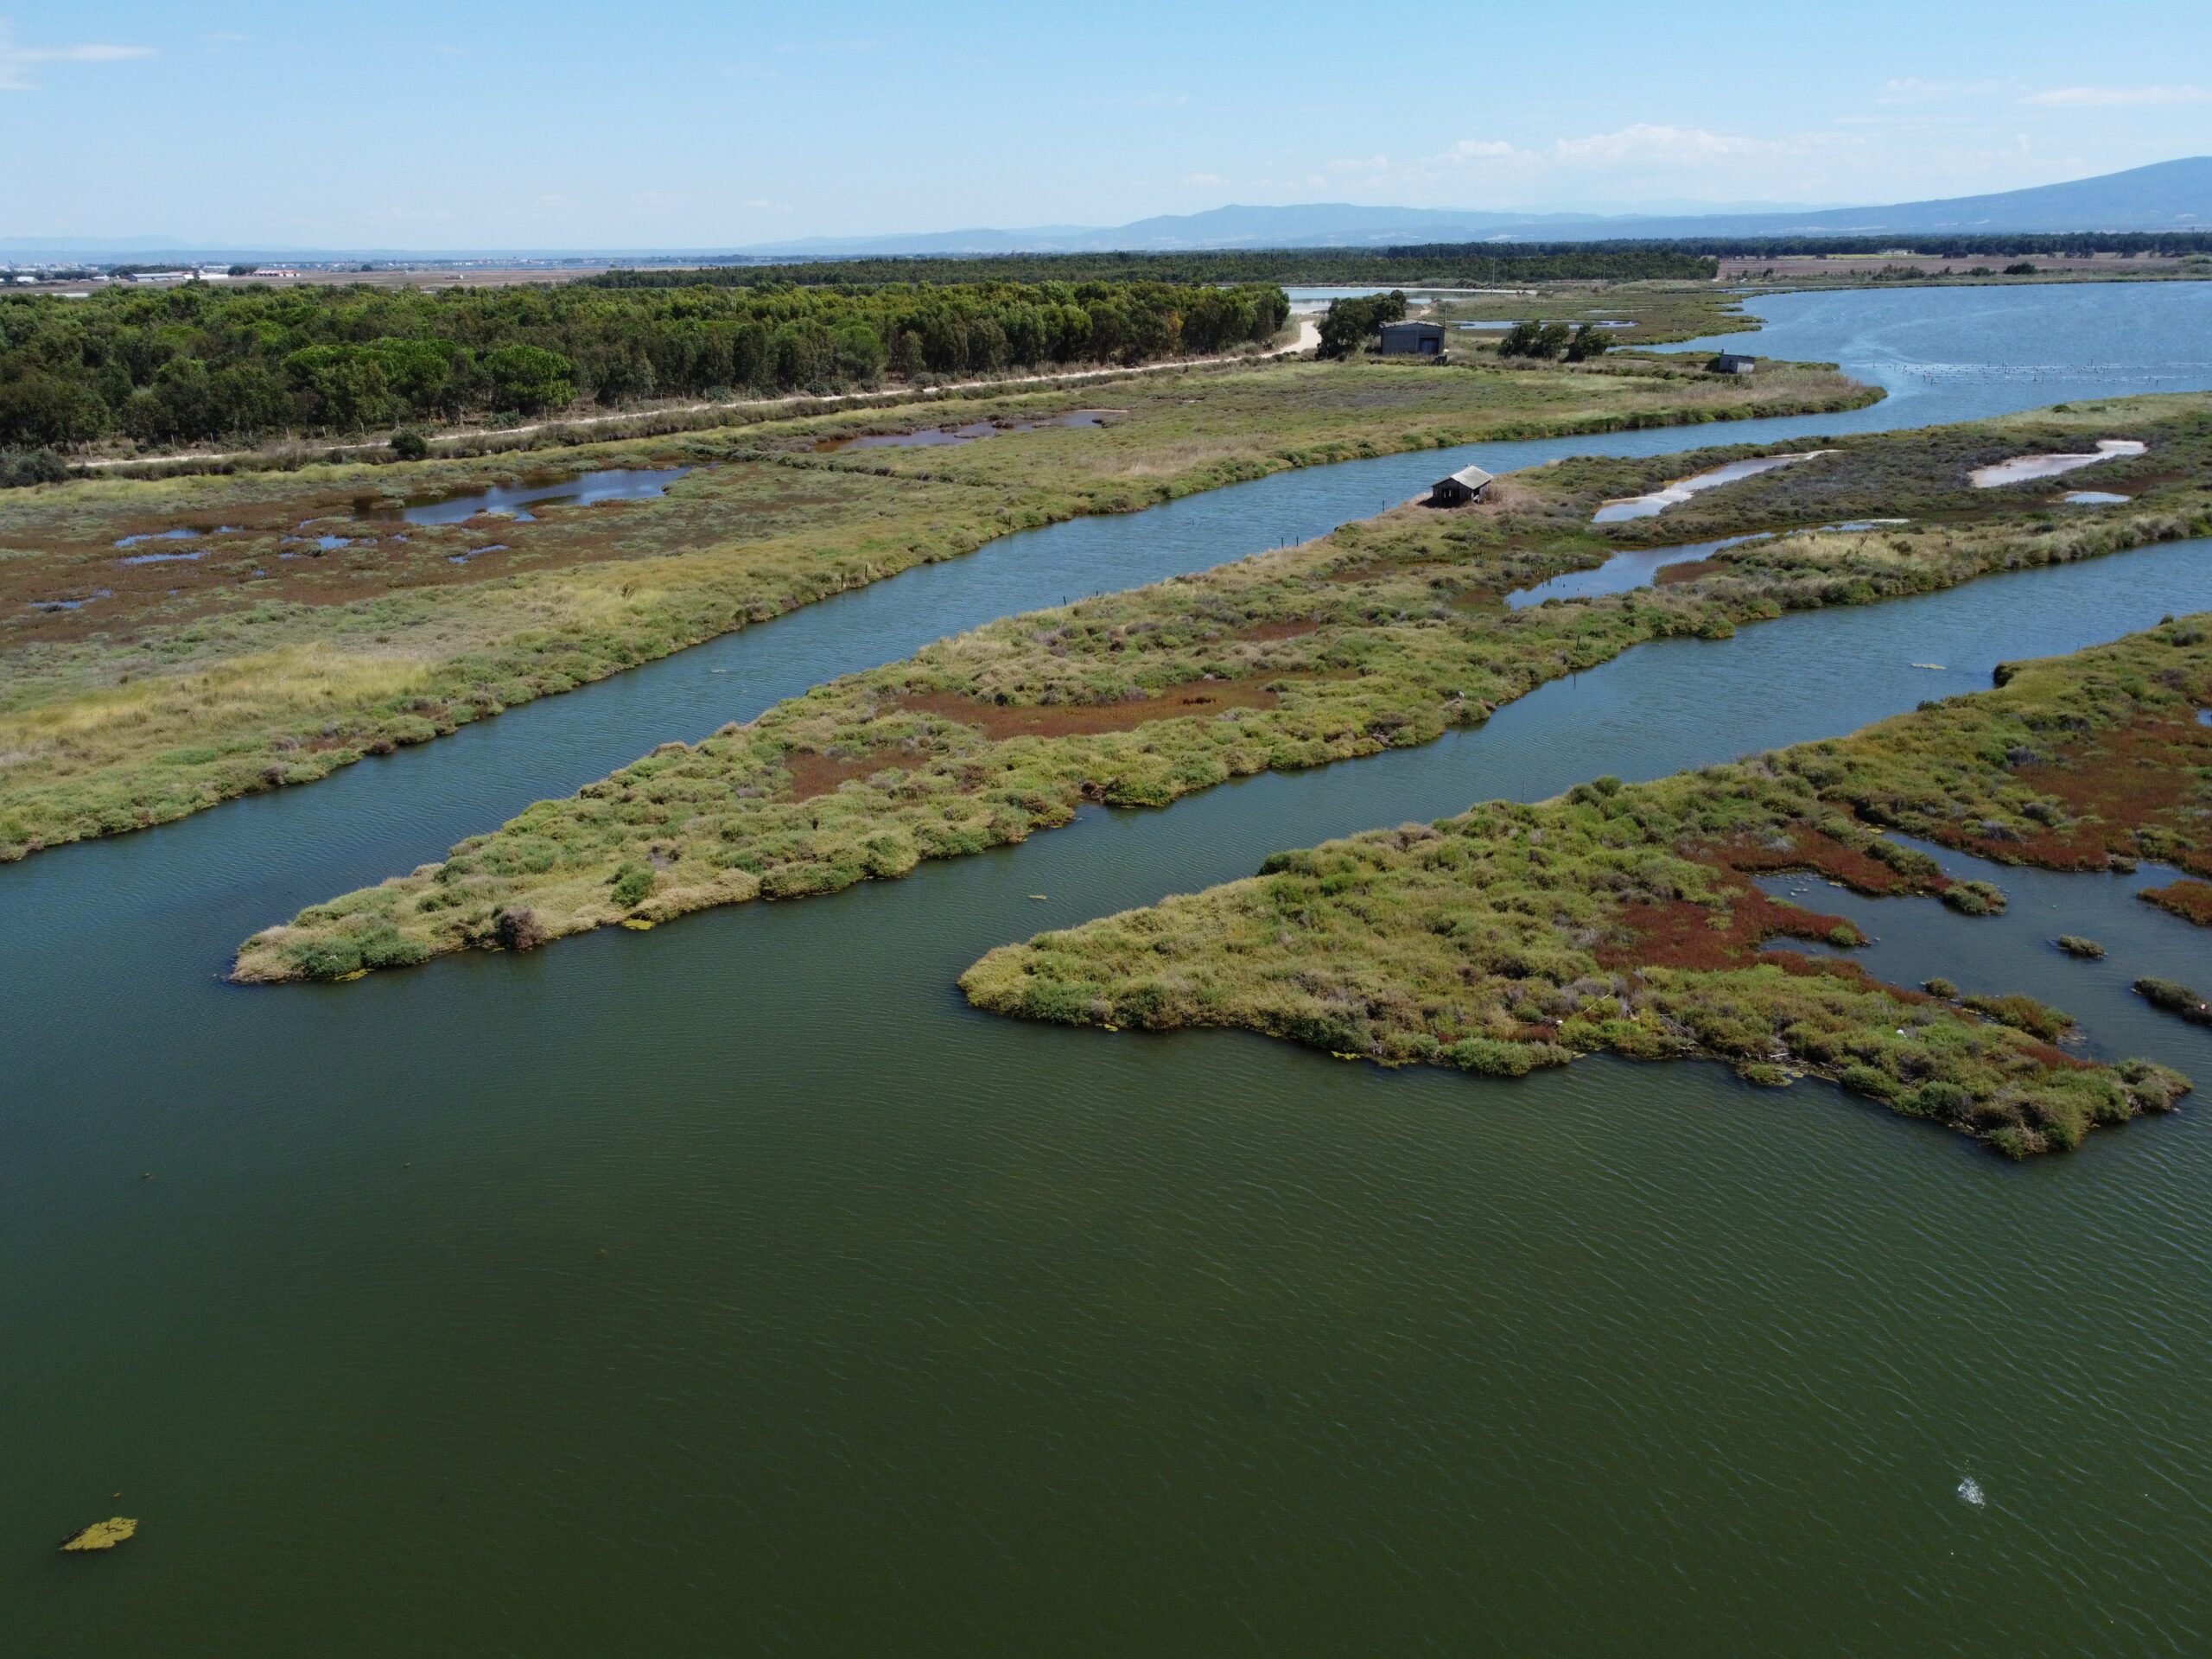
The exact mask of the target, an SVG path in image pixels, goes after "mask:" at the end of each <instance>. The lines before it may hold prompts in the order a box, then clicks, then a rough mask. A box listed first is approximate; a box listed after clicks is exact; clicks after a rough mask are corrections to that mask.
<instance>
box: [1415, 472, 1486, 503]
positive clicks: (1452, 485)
mask: <svg viewBox="0 0 2212 1659" xmlns="http://www.w3.org/2000/svg"><path fill="white" fill-rule="evenodd" d="M1490 486H1491V476H1490V474H1488V473H1486V472H1484V471H1483V469H1482V468H1481V467H1461V468H1460V469H1459V471H1458V472H1456V473H1453V474H1452V475H1451V476H1450V477H1449V478H1440V479H1438V480H1436V482H1435V484H1434V485H1433V486H1431V487H1430V490H1429V492H1428V505H1430V506H1432V507H1464V506H1465V505H1467V503H1468V502H1470V501H1479V500H1481V499H1483V493H1484V491H1486V490H1488V489H1489V488H1490Z"/></svg>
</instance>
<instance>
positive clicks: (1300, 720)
mask: <svg viewBox="0 0 2212 1659" xmlns="http://www.w3.org/2000/svg"><path fill="white" fill-rule="evenodd" d="M2119 432H2124V433H2126V434H2127V435H2131V436H2133V437H2137V438H2139V439H2141V440H2142V441H2144V442H2145V443H2146V444H2147V445H2148V449H2147V451H2146V453H2145V454H2142V455H2140V456H2136V457H2133V458H2128V459H2123V460H2116V461H2113V462H2111V463H2109V466H2108V470H2107V472H2106V473H2105V474H2103V476H2104V477H2105V478H2106V479H2107V480H2109V481H2111V482H2113V483H2114V484H2115V485H2118V486H2122V487H2126V488H2129V489H2132V490H2133V491H2134V492H2135V493H2136V494H2135V499H2134V500H2133V502H2132V503H2130V504H2128V505H2126V506H2125V507H2124V508H2115V509H2112V510H2110V511H2109V512H2108V513H2107V512H2099V513H2097V514H2094V515H2088V516H2084V515H2083V514H2082V513H2080V512H2072V511H2071V510H2069V509H2066V508H2063V506H2058V505H2055V499H2054V495H2053V493H2052V492H2051V490H2050V489H2049V488H2044V487H2041V486H2039V487H2038V488H2037V489H2032V490H2012V491H2004V490H1997V491H1991V490H1978V489H1976V488H1974V486H1973V485H1972V483H1971V481H1970V475H1971V474H1972V473H1973V471H1974V469H1975V468H1976V467H1981V466H1985V465H1987V464H1989V463H1990V462H1992V461H1996V460H1999V459H2002V458H2005V457H2007V456H2012V455H2018V454H2023V453H2030V452H2038V451H2042V450H2046V449H2065V448H2080V447H2081V446H2082V442H2083V440H2084V438H2085V437H2087V436H2096V435H2109V434H2113V433H2119ZM1753 453H1757V452H1753ZM1745 454H1746V452H1745V449H1743V448H1734V449H1716V450H1711V451H1707V452H1703V453H1700V454H1693V455H1688V456H1681V455H1677V456H1672V457H1665V458H1658V459H1645V460H1595V459H1586V460H1578V461H1565V462H1561V463H1559V464H1557V465H1554V466H1552V467H1542V468H1538V469H1535V471H1532V472H1530V473H1526V474H1518V475H1515V476H1512V477H1510V478H1508V479H1506V480H1501V482H1500V483H1499V485H1498V486H1494V487H1493V489H1492V490H1491V493H1490V494H1489V497H1488V499H1486V500H1485V501H1484V503H1482V504H1481V505H1478V506H1475V507H1471V508H1467V509H1463V510H1459V511H1452V512H1440V511H1435V510H1432V509H1429V508H1427V507H1426V506H1420V505H1415V506H1408V507H1405V508H1402V509H1399V510H1397V511H1395V512H1390V513H1388V514H1386V515H1384V516H1383V517H1382V518H1377V519H1374V520H1370V521H1366V522H1363V523H1360V524H1351V525H1347V526H1345V527H1344V529H1342V530H1340V531H1338V532H1336V533H1335V534H1333V535H1332V536H1329V537H1325V538H1323V539H1321V540H1319V541H1318V542H1315V543H1310V544H1308V545H1306V546H1301V547H1298V548H1294V549H1288V550H1279V551H1276V552H1273V553H1268V554H1264V555H1261V556H1256V557H1254V558H1249V559H1246V560H1243V561H1242V562H1240V563H1234V564H1229V565H1224V566H1222V567H1219V568H1217V569H1213V570H1211V571H1207V572H1205V573H1204V574H1203V575H1197V576H1190V577H1182V578H1178V579H1176V580H1173V581H1170V582H1163V583H1160V584H1157V585H1154V586H1152V587H1148V588H1140V589H1136V590H1134V591H1131V592H1127V593H1122V594H1110V595H1106V596H1102V597H1099V598H1095V599H1090V600H1085V601H1082V602H1080V603H1077V604H1075V605H1072V606H1069V607H1063V608H1060V609H1057V610H1052V611H1047V612H1042V613H1035V614H1032V615H1028V616H1022V617H1016V618H1011V619H1008V620H1003V621H1001V622H997V623H995V624H993V625H991V626H988V627H985V628H982V629H979V630H976V632H972V633H969V634H966V635H963V636H962V637H960V638H958V639H952V640H949V641H945V642H944V643H942V644H939V645H934V646H931V648H929V649H928V650H926V651H924V652H921V653H920V654H919V655H918V656H916V657H914V658H910V659H909V660H907V661H906V662H903V663H898V664H892V665H890V666H888V667H885V668H881V669H877V670H874V671H869V672H868V673H864V674H858V675H853V676H849V677H846V678H843V679H841V680H838V681H836V682H833V683H830V684H828V685H825V686H822V687H819V688H817V690H813V691H811V692H810V693H809V694H808V695H806V696H804V697H799V698H796V699H793V700H791V701H790V702H785V703H782V704H779V705H778V706H777V707H776V708H774V709H770V710H769V711H768V712H767V713H766V714H765V715H761V716H760V718H759V719H758V720H755V721H752V722H750V723H749V724H747V725H744V726H733V727H729V728H725V729H724V730H722V731H721V732H719V733H717V734H715V735H714V736H712V737H710V738H709V739H707V740H706V741H703V742H701V743H699V744H696V745H687V744H683V743H671V744H667V745H664V746H663V747H662V748H661V749H659V750H658V751H656V752H655V753H653V754H652V755H651V756H649V757H647V758H646V759H645V760H640V761H639V762H637V763H636V764H635V765H633V766H629V767H627V768H626V769H624V770H623V771H622V772H618V773H616V774H615V775H614V776H613V777H611V778H609V779H605V780H604V781H602V782H600V783H596V784H593V785H588V786H587V787H586V788H585V789H584V790H582V791H580V792H579V793H578V794H577V795H575V796H574V797H571V798H569V799H566V800H560V801H546V802H542V803H540V804H537V805H536V806H534V807H531V809H530V810H528V811H526V812H524V813H523V814H522V815H521V816H520V817H517V818H516V819H514V820H513V821H512V823H509V824H507V825H506V826H505V828H504V829H500V830H499V831H497V832H496V833H494V834H491V835H487V836H479V837H476V838H474V839H472V840H470V841H467V842H462V843H461V845H460V846H459V847H457V848H456V849H454V855H453V856H452V857H451V858H450V859H448V861H446V862H444V863H442V864H438V865H433V866H426V867H425V868H423V869H421V870H418V871H416V872H415V873H414V874H410V875H407V876H404V877H400V878H397V879H395V880H391V881H387V882H385V884H383V885H382V886H380V887H372V888H367V889H364V890H362V891H360V892H358V893H351V894H348V895H346V896H345V897H343V898H340V899H335V900H334V901H332V902H330V903H328V904H325V905H318V906H312V907H310V908H309V909H308V910H306V911H303V912H301V913H300V915H299V916H298V917H297V918H295V920H294V921H293V922H292V923H291V924H290V925H286V926H280V927H275V928H271V929H269V930H267V931H264V932H263V933H261V934H258V935H257V936H256V937H255V938H252V939H251V940H250V941H248V942H247V944H245V947H244V949H243V950H242V951H241V953H240V955H239V957H238V963H237V966H236V969H235V972H236V976H237V977H238V978H240V979H245V980H277V979H288V978H297V977H317V978H334V977H342V976H346V975H349V974H353V973H355V972H358V971H360V970H362V969H370V968H382V967H392V966H399V965H404V964H405V963H414V962H419V961H422V960H423V959H424V958H425V957H429V956H431V955H434V954H436V953H439V952H442V951H448V950H461V949H467V948H470V947H493V948H497V947H501V946H505V947H525V946H530V945H534V944H541V943H543V942H544V941H546V940H548V939H550V938H556V937H558V936H560V935H563V934H567V933H573V932H577V931H583V930H586V929H589V928H593V927H598V926H601V925H608V924H611V923H615V922H625V923H628V924H632V925H645V924H651V923H654V922H658V921H664V920H666V919H668V918H672V917H675V916H677V915H681V914H683V913H684V912H688V911H693V910H698V909H702V908H704V907H707V906H713V905H721V904H729V903H735V902H740V901H742V900H746V899H753V898H755V897H760V896H766V897H769V898H788V897H794V896H798V895H800V894H804V893H822V892H829V891H834V890H836V889H838V888H841V887H847V886H849V885H850V884H852V883H854V882H856V881H860V880H868V879H870V878H880V877H887V876H896V875H900V874H905V873H906V871H908V870H910V869H911V868H913V867H914V865H915V864H916V863H917V862H918V861H920V860H922V859H925V858H938V857H947V856H951V855H957V854H961V853H967V852H974V851H978V850H981V849H984V848H987V847H991V846H995V845H1000V844H1003V843H1005V842H1014V841H1019V840H1020V839H1022V838H1023V837H1025V836H1027V835H1029V834H1030V833H1032V832H1033V831H1034V830H1036V829H1045V828H1050V827H1052V826H1054V825H1057V824H1061V823H1066V822H1068V821H1069V820H1070V819H1071V818H1072V817H1073V816H1074V815H1075V813H1076V811H1077V809H1078V808H1079V807H1080V806H1081V805H1082V804H1083V803H1084V802H1085V801H1101V802H1107V803H1114V804H1143V805H1161V804H1166V803H1167V802H1169V801H1172V800H1173V799H1174V798H1177V797H1178V796H1179V795H1183V794H1185V793H1187V792H1189V791H1192V790H1196V789H1202V788H1205V787H1206V786H1208V785H1212V784H1216V783H1219V782H1221V781H1223V780H1224V779H1229V778H1231V777H1236V776H1241V775H1248V774H1250V773H1254V772H1261V771H1264V770H1267V769H1269V768H1285V769H1287V768H1294V767H1300V766H1315V765H1319V764H1322V763H1324V762H1326V761H1331V760H1342V759H1347V758H1350V757H1353V756H1357V755H1363V754H1371V753H1377V752H1379V751H1381V750H1383V749H1387V748H1391V747H1408V746H1411V745H1414V744H1419V743H1423V742H1427V741H1433V739H1435V738H1436V737H1438V736H1439V735H1440V734H1442V733H1443V732H1444V731H1446V729H1448V728H1451V727H1453V726H1465V725H1472V724H1475V723H1478V722H1479V721H1482V720H1484V719H1485V718H1487V717H1488V715H1490V713H1491V710H1493V709H1496V708H1497V706H1498V705H1499V704H1501V703H1503V702H1509V701H1510V700H1512V699H1514V698H1516V697H1519V696H1523V695H1525V694H1526V693H1527V692H1529V690H1533V689H1534V688H1535V687H1536V686H1538V685H1541V684H1542V683H1545V682H1547V681H1548V680H1552V679H1555V678H1559V677H1562V676H1565V675H1567V674H1569V673H1572V672H1574V671H1578V670H1581V669H1586V668H1591V667H1594V666H1595V665H1597V664H1599V663H1602V662H1605V661H1607V660H1608V659H1610V658H1613V657H1616V656H1618V655H1619V654H1620V653H1621V652H1624V651H1626V650H1628V649H1630V647H1631V646H1633V645H1637V644H1638V643H1641V642H1643V641H1645V640H1649V639H1662V638H1668V637H1679V636H1683V635H1700V636H1706V637H1716V636H1721V635H1726V634H1727V633H1728V632H1732V630H1733V629H1734V628H1735V627H1736V626H1738V625H1739V624H1742V623H1746V622H1751V621H1756V620H1760V619H1762V618H1768V617H1772V616H1776V615H1778V614H1780V613H1782V612H1783V611H1784V610H1790V609H1807V608H1812V607H1820V606H1825V605H1839V604H1842V605H1849V604H1859V603H1866V602H1869V601H1876V600H1879V599H1883V598H1885V597H1891V596H1897V595H1903V594H1914V593H1923V592H1927V591H1930V590H1932V589H1935V588H1943V587H1948V586H1951V585H1954V584H1956V583H1959V582H1965V581H1967V580H1970V579H1971V578H1973V577H1974V576H1977V575H1982V574H1985V573H1986V572H1990V571H1994V570H2001V569H2017V568H2019V567H2022V566H2024V565H2029V564H2043V563H2061V562H2064V561H2068V560H2073V559H2079V558H2085V557H2091V556H2097V555H2100V554H2103V553H2107V552H2111V551H2113V550H2118V549H2120V548H2125V547H2130V546H2135V545H2139V544H2141V543H2145V542H2150V541H2155V540H2160V539H2165V538H2171V537H2181V536H2185V535H2189V534H2192V533H2196V532H2197V531H2202V530H2203V529H2205V528H2207V527H2208V526H2212V487H2208V486H2207V484H2206V482H2205V481H2204V480H2205V479H2206V478H2207V475H2208V474H2207V472H2206V462H2207V461H2208V460H2212V399H2207V398H2204V397H2194V396H2192V397H2152V398H2139V399H2132V400H2125V401H2116V402H2112V403H2106V404H2094V405H2081V406H2076V407H2075V408H2072V409H2069V410H2044V411H2038V412H2036V413H2034V414H2031V415H2028V416H2015V417H2011V418H2007V419H2005V420H1999V421H1993V422H1987V423H1979V424H1975V425H1971V426H1962V427H1956V428H1949V429H1940V430H1934V431H1927V432H1914V433H1905V434H1892V435H1877V436H1867V437H1853V438H1844V439H1839V440H1835V441H1834V442H1832V443H1830V444H1829V445H1827V446H1826V448H1825V450H1824V453H1822V454H1820V455H1818V456H1815V457H1813V458H1810V459H1806V460H1802V461H1798V462H1797V463H1796V464H1795V465H1791V466H1788V467H1779V468H1776V469H1773V470H1770V471H1768V472H1766V473H1764V474H1760V475H1758V476H1756V477H1750V478H1745V480H1742V481H1741V482H1739V483H1737V484H1733V485H1731V486H1728V487H1726V488H1725V489H1719V490H1713V491H1709V492H1707V493H1701V494H1698V495H1694V496H1692V497H1690V498H1688V499H1687V500H1685V501H1684V502H1683V503H1682V505H1680V506H1678V507H1676V508H1675V509H1674V510H1672V511H1671V512H1669V513H1668V514H1667V515H1666V516H1664V517H1663V518H1637V519H1627V520H1623V521H1619V522H1615V523H1609V524H1596V523H1593V522H1592V513H1593V511H1594V510H1595V508H1596V507H1597V506H1598V505H1599V503H1601V502H1603V501H1605V500H1608V499H1614V498H1618V497H1621V496H1626V495H1632V494H1635V493H1638V492H1642V491H1647V490H1649V489H1650V488H1652V487H1653V486H1655V485H1657V484H1660V483H1662V482H1665V481H1666V480H1668V479H1669V477H1671V476H1675V475H1678V474H1680V473H1681V471H1683V470H1685V469H1701V468H1704V467H1710V466H1713V465H1714V464H1717V463H1720V462H1726V461H1733V460H1741V459H1744V458H1745ZM1896 512H1910V514H1911V515H1913V518H1912V521H1911V522H1909V523H1905V524H1897V522H1896V521H1895V520H1894V518H1891V520H1890V522H1889V523H1887V524H1872V523H1871V522H1869V521H1871V520H1872V519H1875V518H1885V517H1887V516H1888V515H1891V514H1893V513H1896ZM1790 530H1802V531H1803V532H1804V533H1795V534H1780V535H1774V536H1770V537H1766V538H1764V539H1751V540H1747V541H1744V542H1741V543H1738V544H1736V545H1733V546H1730V547H1727V548H1725V549H1707V550H1705V551H1706V555H1707V556H1703V557H1698V556H1694V555H1691V556H1686V560H1685V562H1684V563H1682V564H1681V565H1680V566H1678V567H1676V568H1675V569H1671V570H1667V571H1662V572H1661V573H1660V580H1659V582H1658V585H1656V586H1654V587H1649V588H1636V589H1632V590H1630V591H1626V592H1621V593H1615V594H1606V595H1604V596H1600V597H1593V598H1588V599H1580V600H1573V601H1551V602H1546V603H1542V604H1540V605H1535V606H1533V607H1522V608H1511V607H1508V606H1507V605H1506V604H1505V603H1504V602H1503V599H1504V596H1505V595H1507V594H1511V593H1513V592H1514V591H1516V590H1518V589H1522V588H1529V587H1530V586H1532V585H1533V584H1535V583H1537V582H1541V581H1543V580H1545V579H1547V578H1549V577H1553V576H1555V575H1560V574H1561V573H1564V572H1568V571H1575V570H1586V569H1592V568H1595V567H1598V566H1599V565H1601V564H1603V563H1605V561H1606V560H1607V558H1608V557H1609V556H1611V555H1613V554H1615V553H1618V552H1619V551H1621V550H1624V549H1632V548H1649V547H1655V546H1666V545H1673V544H1677V543H1684V542H1698V543H1705V542H1707V541H1709V540H1711V539H1714V538H1720V537H1730V536H1737V535H1744V534H1747V533H1749V532H1753V531H1790Z"/></svg>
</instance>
